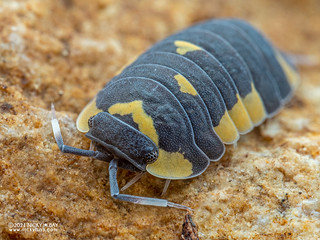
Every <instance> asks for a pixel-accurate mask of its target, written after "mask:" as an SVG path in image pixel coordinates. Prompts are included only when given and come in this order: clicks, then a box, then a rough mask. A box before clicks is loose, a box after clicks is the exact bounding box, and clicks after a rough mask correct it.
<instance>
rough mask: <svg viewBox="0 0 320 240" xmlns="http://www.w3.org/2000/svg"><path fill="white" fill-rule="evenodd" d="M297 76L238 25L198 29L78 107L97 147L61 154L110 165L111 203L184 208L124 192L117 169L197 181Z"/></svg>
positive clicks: (161, 47)
mask: <svg viewBox="0 0 320 240" xmlns="http://www.w3.org/2000/svg"><path fill="white" fill-rule="evenodd" d="M298 83H299V74H298V72H297V70H296V68H295V66H294V64H293V63H292V62H291V61H290V59H289V57H288V56H287V55H286V54H285V53H283V52H281V51H280V50H278V49H277V48H275V47H274V46H273V45H272V44H271V43H270V42H269V41H268V40H267V39H266V38H265V37H264V36H263V35H262V34H261V33H260V32H259V31H257V30H256V29H255V28H254V27H252V26H251V25H250V24H248V23H246V22H245V21H243V20H239V19H214V20H209V21H206V22H202V23H199V24H197V25H194V26H191V27H189V28H187V29H185V30H182V31H180V32H178V33H176V34H173V35H171V36H169V37H167V38H165V39H164V40H162V41H160V42H158V43H156V44H155V45H154V46H152V47H151V48H150V49H148V50H147V51H146V52H145V53H143V54H142V55H141V56H139V57H138V58H137V59H136V60H135V61H134V62H132V63H131V64H130V65H128V66H127V67H125V68H124V69H123V70H122V71H121V72H120V73H119V74H117V75H116V76H115V77H114V78H113V79H111V81H110V82H109V83H108V84H107V85H106V86H105V87H104V88H103V89H102V90H101V91H100V92H99V93H98V94H97V96H96V97H95V98H94V99H93V100H92V101H91V102H90V103H89V104H88V105H87V106H86V107H85V108H84V109H83V111H82V112H81V113H80V114H79V117H78V119H77V128H78V130H79V131H81V132H86V135H85V136H86V137H88V138H89V139H90V140H91V141H92V143H93V146H94V147H95V150H84V149H78V148H74V147H71V146H67V145H64V143H63V139H62V135H61V131H60V127H59V123H58V120H57V118H56V116H55V112H54V108H53V107H52V113H53V114H52V115H53V117H52V127H53V132H54V136H55V139H56V142H57V144H58V146H59V148H60V150H61V151H62V152H64V153H71V154H75V155H80V156H87V157H93V158H96V159H99V160H102V161H106V162H109V180H110V192H111V196H112V197H114V198H116V199H119V200H124V201H128V202H133V203H137V204H143V205H154V206H161V207H176V208H183V209H188V207H186V206H183V205H180V204H176V203H172V202H169V201H167V200H165V199H160V198H147V197H142V196H134V195H127V194H121V193H120V191H119V187H118V183H117V169H118V167H120V168H123V169H127V170H129V171H134V172H138V173H139V174H138V175H137V177H136V178H134V179H133V181H130V183H129V184H131V183H132V182H134V181H136V180H137V179H138V178H139V177H140V176H141V175H142V174H141V173H144V172H148V173H150V174H151V175H154V176H156V177H159V178H163V179H166V180H167V181H166V185H165V190H166V188H167V187H168V184H169V181H170V180H179V179H180V180H181V179H188V178H193V177H196V176H198V175H200V174H202V173H203V172H204V171H205V170H206V169H207V167H208V165H209V164H210V162H211V161H218V160H219V159H220V158H221V157H222V156H223V155H224V152H225V144H235V143H236V142H237V141H238V139H239V136H240V135H241V134H246V133H248V132H250V131H251V130H252V129H253V128H254V127H255V126H258V125H260V124H261V123H262V122H263V121H264V120H265V119H267V118H270V117H272V116H274V115H275V114H276V113H278V111H279V109H281V107H282V106H283V105H284V104H285V103H286V102H287V101H288V100H290V98H291V96H292V94H293V91H294V89H295V88H296V87H297V85H298Z"/></svg>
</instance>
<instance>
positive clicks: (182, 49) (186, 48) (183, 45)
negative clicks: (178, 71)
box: [174, 40, 201, 55]
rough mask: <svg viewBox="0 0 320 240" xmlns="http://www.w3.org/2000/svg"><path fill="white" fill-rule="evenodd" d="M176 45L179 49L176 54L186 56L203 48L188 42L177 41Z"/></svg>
mask: <svg viewBox="0 0 320 240" xmlns="http://www.w3.org/2000/svg"><path fill="white" fill-rule="evenodd" d="M174 45H175V46H176V47H177V50H176V52H177V53H179V54H180V55H184V54H186V53H187V52H192V51H197V50H201V47H199V46H197V45H194V44H192V43H189V42H186V41H179V40H177V41H174Z"/></svg>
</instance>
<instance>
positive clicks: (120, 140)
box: [86, 112, 159, 170]
mask: <svg viewBox="0 0 320 240" xmlns="http://www.w3.org/2000/svg"><path fill="white" fill-rule="evenodd" d="M88 125H89V131H88V133H87V134H86V136H87V137H88V138H90V139H91V140H92V141H93V142H94V144H95V145H96V146H97V147H98V149H99V151H103V152H105V153H108V154H112V155H113V156H114V157H115V158H118V159H119V160H120V161H121V160H124V161H128V163H130V164H132V165H134V166H135V167H137V168H138V169H140V170H145V169H146V166H147V164H150V163H153V162H155V161H156V160H157V158H158V154H159V150H158V147H157V146H156V144H155V143H154V142H153V141H152V140H151V139H150V138H149V137H147V136H146V135H145V134H143V133H141V132H140V131H138V130H136V129H135V128H133V127H132V126H130V125H128V124H127V123H125V122H123V121H121V120H120V119H118V118H116V117H114V116H112V115H111V114H109V113H107V112H100V113H98V114H97V115H95V116H92V117H90V119H89V120H88Z"/></svg>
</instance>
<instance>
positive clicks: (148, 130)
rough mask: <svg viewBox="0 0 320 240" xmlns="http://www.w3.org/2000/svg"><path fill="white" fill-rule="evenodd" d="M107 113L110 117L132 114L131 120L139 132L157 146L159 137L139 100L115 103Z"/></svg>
mask: <svg viewBox="0 0 320 240" xmlns="http://www.w3.org/2000/svg"><path fill="white" fill-rule="evenodd" d="M108 112H109V113H110V114H112V115H114V114H120V115H121V116H123V115H129V114H132V119H133V121H134V122H135V123H137V124H138V127H139V130H140V132H142V133H143V134H145V135H147V136H148V137H149V138H150V139H151V140H152V141H153V142H154V143H155V144H156V145H158V143H159V136H158V134H157V131H156V129H155V127H154V125H153V120H152V118H151V117H150V116H149V115H147V114H146V112H145V111H144V109H143V106H142V101H141V100H136V101H133V102H129V103H116V104H114V105H112V106H111V107H109V109H108Z"/></svg>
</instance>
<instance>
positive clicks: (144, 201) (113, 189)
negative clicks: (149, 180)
mask: <svg viewBox="0 0 320 240" xmlns="http://www.w3.org/2000/svg"><path fill="white" fill-rule="evenodd" d="M117 170H118V160H117V159H113V160H111V162H110V164H109V182H110V193H111V196H112V197H113V198H115V199H119V200H122V201H127V202H132V203H135V204H141V205H150V206H158V207H174V208H180V209H184V210H192V209H191V208H189V207H187V206H184V205H180V204H176V203H172V202H169V201H168V200H166V199H159V198H148V197H140V196H134V195H128V194H120V192H119V187H118V182H117Z"/></svg>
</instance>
